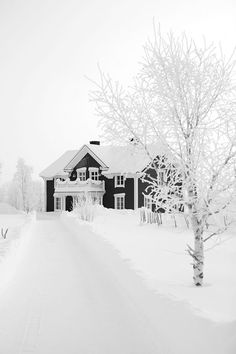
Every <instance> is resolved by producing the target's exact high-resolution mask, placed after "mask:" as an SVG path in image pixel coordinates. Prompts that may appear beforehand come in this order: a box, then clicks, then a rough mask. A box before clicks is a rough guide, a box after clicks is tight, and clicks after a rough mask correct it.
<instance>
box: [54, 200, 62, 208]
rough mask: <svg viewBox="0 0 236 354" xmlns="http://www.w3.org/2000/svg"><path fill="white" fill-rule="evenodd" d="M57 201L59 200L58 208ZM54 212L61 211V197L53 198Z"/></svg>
mask: <svg viewBox="0 0 236 354" xmlns="http://www.w3.org/2000/svg"><path fill="white" fill-rule="evenodd" d="M57 199H60V205H61V207H60V208H57ZM54 210H55V211H61V210H62V198H61V197H55V198H54Z"/></svg>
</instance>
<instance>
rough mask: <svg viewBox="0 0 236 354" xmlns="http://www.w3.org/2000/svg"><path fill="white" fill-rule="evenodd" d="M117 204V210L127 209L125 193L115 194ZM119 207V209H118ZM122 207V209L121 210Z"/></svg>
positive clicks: (115, 204)
mask: <svg viewBox="0 0 236 354" xmlns="http://www.w3.org/2000/svg"><path fill="white" fill-rule="evenodd" d="M114 198H115V202H114V207H115V209H116V210H124V209H125V193H119V194H114ZM119 200H120V201H122V202H120V201H119ZM118 206H119V208H118ZM121 206H122V208H121Z"/></svg>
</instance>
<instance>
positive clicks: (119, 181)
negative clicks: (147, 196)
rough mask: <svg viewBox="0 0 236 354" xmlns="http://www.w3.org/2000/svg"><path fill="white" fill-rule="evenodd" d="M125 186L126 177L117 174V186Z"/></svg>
mask: <svg viewBox="0 0 236 354" xmlns="http://www.w3.org/2000/svg"><path fill="white" fill-rule="evenodd" d="M124 186H125V178H124V176H123V175H118V176H115V187H124Z"/></svg>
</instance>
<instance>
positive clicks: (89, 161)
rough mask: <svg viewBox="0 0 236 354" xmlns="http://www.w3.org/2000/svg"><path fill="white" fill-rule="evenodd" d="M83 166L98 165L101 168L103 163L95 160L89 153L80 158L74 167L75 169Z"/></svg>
mask: <svg viewBox="0 0 236 354" xmlns="http://www.w3.org/2000/svg"><path fill="white" fill-rule="evenodd" d="M82 167H86V168H88V167H97V168H100V167H101V165H100V164H99V163H98V161H97V160H95V159H94V158H93V157H92V156H91V155H90V154H89V153H87V154H86V155H85V156H84V157H83V158H82V160H80V161H79V162H78V163H77V165H75V167H74V168H73V170H77V169H78V168H82Z"/></svg>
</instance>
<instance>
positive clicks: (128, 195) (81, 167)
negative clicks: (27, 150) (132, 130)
mask: <svg viewBox="0 0 236 354" xmlns="http://www.w3.org/2000/svg"><path fill="white" fill-rule="evenodd" d="M135 145H136V144H132V142H131V143H130V144H129V145H127V146H102V145H100V142H99V141H90V143H89V144H85V145H83V146H82V147H81V148H80V149H79V150H70V151H67V152H65V153H64V154H63V155H62V156H61V157H60V158H59V159H58V160H56V161H55V162H53V163H52V164H51V165H50V166H49V167H47V168H46V169H45V170H44V171H42V172H41V173H40V176H41V177H42V178H43V180H44V185H45V211H59V210H68V211H71V210H72V209H73V206H74V205H75V203H76V202H77V201H78V198H79V197H80V196H82V195H89V196H90V197H91V198H92V200H93V201H94V202H98V203H100V204H102V205H103V206H104V207H106V208H115V209H137V208H140V207H142V206H146V207H149V208H150V207H151V205H150V197H149V196H148V194H147V192H146V187H147V185H148V183H147V182H145V181H143V171H144V170H148V173H150V175H152V173H153V172H154V171H153V169H152V168H151V167H149V164H150V161H151V159H150V156H149V157H148V155H147V154H146V152H145V151H143V150H141V149H140V148H138V147H137V146H135ZM149 153H150V155H151V158H155V157H157V156H163V154H165V152H164V151H163V148H162V147H161V146H158V145H153V146H150V147H149ZM158 178H159V179H160V183H163V181H164V180H165V169H163V168H162V170H161V171H160V174H159V177H158Z"/></svg>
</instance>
